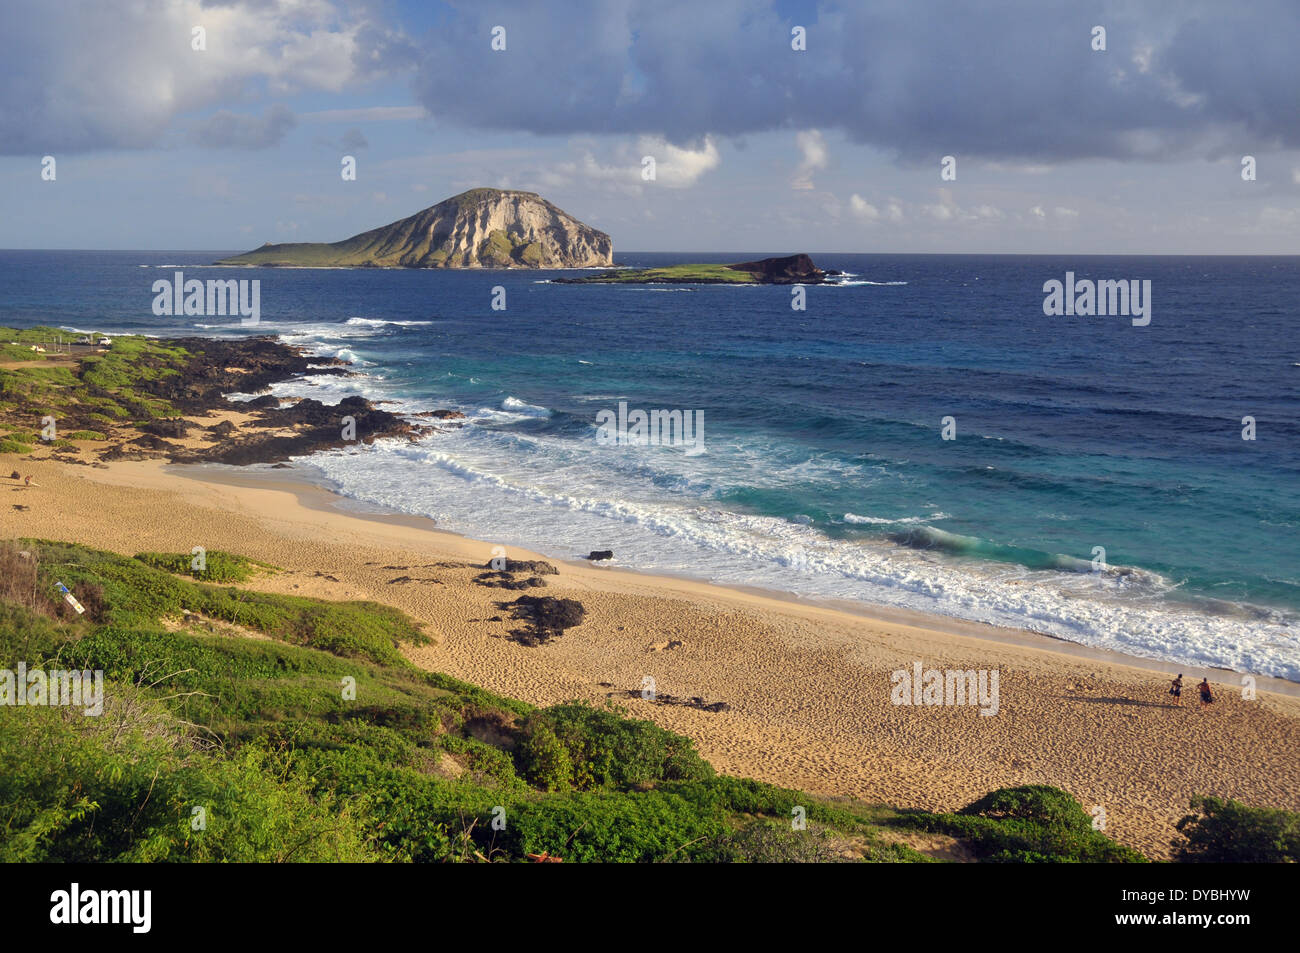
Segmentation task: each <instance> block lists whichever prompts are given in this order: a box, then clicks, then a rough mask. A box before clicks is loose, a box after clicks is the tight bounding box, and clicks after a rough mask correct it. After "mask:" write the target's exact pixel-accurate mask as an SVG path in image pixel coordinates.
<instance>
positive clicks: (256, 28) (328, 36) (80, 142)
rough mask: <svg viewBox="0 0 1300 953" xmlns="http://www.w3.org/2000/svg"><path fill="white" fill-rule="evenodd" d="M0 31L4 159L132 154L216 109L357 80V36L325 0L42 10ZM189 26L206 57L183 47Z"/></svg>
mask: <svg viewBox="0 0 1300 953" xmlns="http://www.w3.org/2000/svg"><path fill="white" fill-rule="evenodd" d="M0 24H2V25H0V87H5V88H6V94H5V97H4V101H3V102H0V152H5V153H10V154H25V153H27V152H31V151H35V152H37V154H40V153H41V152H45V151H48V152H57V151H59V150H62V151H68V152H77V151H85V150H93V149H100V148H126V149H133V148H142V147H147V146H151V145H154V144H156V142H157V141H158V139H159V138H160V137H161V136H162V134H163V133H164V132H165V131H166V130H167V129H168V127H169V126H170V125H171V123H172V122H173V121H174V120H175V119H176V118H178V117H181V116H186V115H192V114H195V113H201V112H202V111H204V110H207V109H211V108H213V107H214V106H219V105H226V104H241V105H243V106H244V107H245V108H247V107H248V105H249V104H252V103H254V102H255V101H256V100H255V99H254V97H255V96H257V95H258V94H265V95H266V96H267V97H269V98H273V99H282V98H284V97H286V96H289V95H291V94H295V93H298V92H301V91H304V90H307V91H310V90H323V91H326V92H339V91H341V90H342V89H343V88H344V87H345V86H347V85H348V84H349V83H350V82H352V81H353V80H355V79H356V78H357V75H358V74H357V69H356V67H355V66H354V54H355V53H356V51H357V48H358V44H357V35H358V32H359V31H361V30H362V29H363V28H364V27H365V21H364V20H362V19H358V17H357V15H355V14H352V13H350V12H349V11H348V10H346V9H344V8H336V7H335V6H334V4H333V3H332V2H329V0H224V2H222V3H221V4H219V5H218V4H216V3H207V2H203V0H135V2H132V3H127V4H104V3H100V2H98V0H50V2H49V3H48V4H42V5H39V6H34V7H33V8H32V13H31V14H19V13H14V14H12V15H10V16H0ZM194 27H202V28H203V29H204V30H205V31H206V36H205V40H206V48H205V49H202V50H195V49H193V47H192V33H191V30H192V28H194ZM258 108H264V107H261V105H260V104H258Z"/></svg>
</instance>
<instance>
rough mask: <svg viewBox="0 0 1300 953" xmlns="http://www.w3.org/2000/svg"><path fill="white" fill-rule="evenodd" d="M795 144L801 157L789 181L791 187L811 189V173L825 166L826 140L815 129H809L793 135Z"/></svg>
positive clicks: (812, 186)
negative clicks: (792, 177)
mask: <svg viewBox="0 0 1300 953" xmlns="http://www.w3.org/2000/svg"><path fill="white" fill-rule="evenodd" d="M794 141H795V144H796V145H797V146H798V147H799V151H800V152H801V153H803V159H802V160H801V161H800V163H799V168H798V169H797V170H795V175H794V180H793V181H792V182H791V183H790V187H791V188H793V189H811V188H815V186H814V185H813V181H812V174H813V173H814V172H815V171H817V170H818V169H824V168H826V160H827V158H828V156H827V151H826V140H825V139H823V138H822V134H821V133H820V132H818V131H817V130H816V129H809V130H806V131H804V132H801V133H798V134H797V135H796V136H795V137H794Z"/></svg>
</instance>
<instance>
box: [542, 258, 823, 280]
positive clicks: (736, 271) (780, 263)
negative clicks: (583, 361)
mask: <svg viewBox="0 0 1300 953" xmlns="http://www.w3.org/2000/svg"><path fill="white" fill-rule="evenodd" d="M839 275H840V272H838V271H833V270H832V271H822V270H821V269H820V268H818V267H817V266H816V265H814V264H813V260H812V259H811V258H809V257H808V256H807V255H802V254H800V255H787V256H785V257H783V258H763V259H760V260H759V261H742V262H738V263H736V264H734V265H711V264H686V265H668V266H666V267H663V268H619V269H615V270H613V271H602V272H601V273H600V274H598V275H584V276H582V277H580V278H552V279H551V281H552V283H554V284H565V285H667V284H671V285H680V284H696V285H819V284H823V283H824V282H826V280H827V279H828V278H832V279H833V278H835V277H838V276H839Z"/></svg>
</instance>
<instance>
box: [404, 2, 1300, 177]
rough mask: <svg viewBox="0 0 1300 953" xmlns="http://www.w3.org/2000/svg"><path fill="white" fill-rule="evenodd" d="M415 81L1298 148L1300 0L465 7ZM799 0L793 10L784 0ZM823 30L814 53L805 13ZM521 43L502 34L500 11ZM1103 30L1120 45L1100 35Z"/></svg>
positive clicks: (1097, 142) (726, 127)
mask: <svg viewBox="0 0 1300 953" xmlns="http://www.w3.org/2000/svg"><path fill="white" fill-rule="evenodd" d="M454 6H455V7H456V10H455V15H454V16H453V17H452V18H451V19H450V21H449V22H448V23H447V24H445V25H444V26H443V27H440V28H439V30H437V31H435V32H434V33H432V34H431V35H430V36H428V37H427V38H425V40H424V43H423V47H424V49H425V50H426V53H425V57H424V60H423V62H422V63H421V66H420V69H419V73H418V76H417V79H416V81H415V90H416V94H417V96H418V97H419V98H420V100H421V102H422V103H423V104H424V105H425V107H426V108H427V109H428V110H429V111H430V112H431V113H432V114H433V115H434V116H435V117H437V118H441V119H450V120H454V121H456V122H459V123H462V124H464V125H467V126H476V127H486V128H493V129H518V130H525V131H529V132H534V133H540V134H556V133H558V134H573V133H603V132H616V133H661V134H663V135H665V136H667V137H668V138H670V139H672V140H674V141H678V142H681V141H687V140H694V139H698V137H700V136H702V135H704V134H706V133H721V134H729V135H742V134H746V133H753V132H761V131H765V130H772V129H790V128H811V127H817V128H824V129H830V128H839V129H842V130H843V131H844V132H845V133H846V134H847V135H848V136H849V137H850V138H852V139H854V140H856V141H859V142H863V143H869V144H872V145H876V146H880V147H884V148H887V149H892V150H895V151H897V152H898V153H900V154H901V155H903V156H911V157H919V156H927V157H929V156H933V155H934V154H936V153H940V154H942V153H948V152H952V153H963V154H968V155H969V154H976V155H982V156H987V157H991V158H1033V159H1046V160H1061V159H1073V158H1089V157H1106V156H1114V157H1132V156H1142V157H1148V158H1158V157H1169V158H1175V157H1186V156H1188V155H1197V154H1211V153H1217V152H1221V151H1223V150H1224V149H1228V148H1240V149H1243V150H1249V149H1263V148H1267V147H1270V146H1296V145H1300V126H1298V124H1297V123H1296V121H1295V119H1294V115H1295V108H1294V107H1295V103H1294V100H1295V94H1296V89H1297V86H1298V83H1297V80H1300V57H1297V56H1296V54H1295V47H1296V45H1297V43H1300V4H1294V3H1286V2H1281V0H1265V2H1257V3H1235V4H1220V3H1196V2H1188V3H1148V4H1143V5H1140V6H1139V5H1135V4H1131V3H1105V2H1086V0H1085V2H1069V3H1066V2H1050V0H1049V2H1044V0H1008V2H1003V3H998V4H971V3H964V2H962V3H958V2H944V3H933V4H928V3H918V2H916V0H885V2H873V3H871V4H865V3H846V4H835V3H829V4H821V5H819V6H818V8H817V11H816V15H815V17H814V16H812V15H811V14H810V15H808V16H806V17H803V18H801V16H800V14H799V13H794V14H787V15H786V16H782V15H781V14H778V13H777V12H776V10H775V8H774V7H773V5H772V4H771V3H769V2H762V0H750V2H746V0H722V2H716V3H708V4H703V3H698V2H694V0H692V2H672V0H621V2H619V0H613V2H611V0H587V2H574V3H571V4H567V5H566V9H565V15H564V16H556V15H554V13H553V12H548V11H547V10H542V9H538V8H537V6H536V5H535V4H530V3H522V2H521V3H507V4H497V5H494V6H493V7H492V9H491V11H490V12H484V11H483V9H482V8H481V6H480V5H478V4H469V3H465V4H459V3H458V4H455V5H454ZM783 8H784V5H783ZM794 24H800V25H806V26H807V27H808V39H807V46H808V49H807V51H806V52H794V51H792V50H791V49H790V28H791V26H792V25H794ZM497 25H500V26H503V27H505V29H506V39H507V48H506V50H505V51H504V52H496V51H493V50H492V49H491V48H490V41H491V30H492V27H494V26H497ZM1094 25H1101V26H1104V27H1105V28H1106V30H1107V47H1108V48H1107V50H1106V51H1105V52H1094V51H1093V50H1092V49H1091V47H1090V41H1091V30H1092V27H1093V26H1094Z"/></svg>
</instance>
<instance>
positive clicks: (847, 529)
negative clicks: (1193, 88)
mask: <svg viewBox="0 0 1300 953" xmlns="http://www.w3.org/2000/svg"><path fill="white" fill-rule="evenodd" d="M220 254H222V253H218V252H207V253H191V252H186V253H180V252H161V253H159V252H124V253H108V252H84V253H83V252H0V324H10V325H13V324H21V325H31V324H38V323H39V324H51V325H61V326H65V327H68V328H78V329H84V330H91V329H95V330H107V331H111V332H126V331H134V332H143V333H151V334H171V333H189V334H193V333H202V334H218V335H224V334H246V333H275V334H280V335H283V336H284V337H285V338H286V339H287V340H290V341H293V342H296V343H300V344H303V345H306V346H309V347H311V348H313V349H316V350H318V351H320V352H321V353H326V354H330V355H341V356H343V357H345V358H347V359H349V360H355V361H356V363H357V370H358V371H359V372H361V373H363V374H364V375H365V376H363V377H357V378H352V379H350V380H348V381H346V382H339V381H333V380H330V379H326V378H321V379H317V380H314V381H310V382H308V383H307V384H305V385H302V384H300V385H295V386H288V387H282V388H278V389H277V392H278V393H282V394H284V395H286V396H292V395H295V394H311V395H313V396H318V397H320V398H321V399H325V400H327V402H328V401H332V400H337V399H338V397H339V396H342V395H343V394H344V393H347V392H352V391H359V392H362V393H365V394H366V395H367V396H370V397H372V398H375V399H391V400H397V401H399V402H400V406H402V407H404V408H407V409H410V410H419V409H428V408H430V407H454V408H458V409H462V410H465V411H466V412H467V413H469V414H470V416H471V420H472V423H471V424H470V425H469V426H466V427H464V428H462V429H461V430H459V431H456V432H454V433H446V434H440V435H436V436H433V437H431V438H429V439H428V440H426V441H424V442H423V443H421V444H418V445H406V444H402V445H397V444H395V443H394V444H391V445H385V446H377V447H375V448H370V449H367V450H366V451H364V452H361V453H355V452H354V453H338V454H329V455H319V456H318V457H317V458H316V459H315V460H314V462H315V463H316V464H317V465H319V466H320V468H321V470H322V472H323V474H324V477H325V478H326V479H328V481H329V482H331V483H332V485H334V486H336V487H337V488H338V489H340V490H341V491H342V492H344V493H346V494H348V495H350V496H354V497H357V498H359V499H366V500H369V501H371V502H376V503H383V504H386V505H389V506H392V507H394V508H397V509H400V510H403V511H406V512H411V513H422V514H425V515H429V516H432V517H434V518H435V519H437V520H438V521H439V523H440V524H441V525H442V526H444V527H446V528H448V529H452V530H456V531H459V532H463V533H466V534H467V535H470V536H473V537H475V538H480V539H485V540H494V541H498V542H500V543H501V544H504V545H506V546H509V545H511V544H514V545H521V546H527V547H529V548H532V549H538V550H541V551H544V552H548V553H550V554H552V555H555V556H558V557H569V556H573V555H575V554H578V553H585V552H587V551H588V550H589V549H605V548H610V549H613V550H614V551H615V553H616V554H617V557H618V562H619V564H620V565H623V566H629V567H634V568H644V569H653V570H658V571H670V572H681V573H688V574H692V575H696V576H700V577H703V578H709V579H714V580H717V581H722V582H729V583H745V584H753V585H762V586H768V587H773V588H780V589H784V590H788V591H792V592H796V593H801V594H804V595H809V596H834V597H840V598H849V599H858V600H862V601H864V602H869V603H882V604H891V605H900V606H908V607H912V608H918V609H925V610H928V611H936V612H942V613H946V614H950V615H954V616H960V617H964V618H970V619H977V620H982V621H988V622H996V623H1002V624H1010V625H1020V626H1025V627H1029V628H1033V629H1035V630H1038V631H1042V632H1047V633H1049V634H1053V635H1057V636H1060V637H1063V638H1068V639H1072V640H1075V641H1079V642H1085V643H1088V644H1094V645H1101V646H1106V647H1109V648H1114V649H1118V650H1120V651H1126V652H1130V653H1134V654H1139V655H1146V656H1152V657H1158V658H1164V659H1168V660H1171V661H1178V662H1189V663H1201V664H1218V665H1224V666H1229V667H1234V668H1237V669H1239V670H1242V671H1252V672H1257V673H1262V674H1272V675H1278V676H1282V677H1287V678H1291V679H1294V680H1300V630H1298V629H1297V627H1296V626H1297V620H1298V619H1300V544H1298V543H1297V532H1296V531H1297V528H1300V480H1298V479H1297V478H1298V477H1300V334H1297V329H1298V328H1300V321H1298V320H1297V301H1300V260H1297V259H1294V258H1191V257H1172V258H1171V257H1150V258H1145V257H1087V256H1068V257H1049V256H1033V257H1030V256H916V255H861V256H859V255H817V256H815V258H816V260H817V263H818V264H819V265H821V266H822V267H823V268H838V269H842V270H845V271H847V272H850V273H852V275H853V277H852V278H851V279H850V283H848V284H846V285H843V286H839V287H810V288H809V289H808V290H807V310H806V311H803V312H798V311H793V310H792V309H791V307H790V301H791V295H790V289H788V288H782V287H772V286H766V287H754V288H734V287H716V286H684V287H681V288H671V287H662V286H654V287H645V286H626V287H618V286H566V285H555V284H549V283H545V281H544V279H546V278H547V277H548V276H549V275H548V273H534V272H529V273H523V272H470V271H461V272H424V271H371V270H296V269H295V270H287V269H255V270H247V269H216V268H202V269H195V268H194V267H193V266H195V265H199V264H203V263H206V262H209V261H211V260H213V259H214V258H216V257H219V256H220ZM763 254H764V253H763V252H753V251H751V252H736V253H730V254H725V255H688V256H680V255H657V254H656V255H652V254H625V255H619V256H617V257H616V260H617V261H618V262H619V264H626V265H650V264H664V263H670V262H674V261H680V260H683V258H685V259H686V260H702V261H722V262H725V261H737V260H742V259H746V258H754V257H761V256H762V255H763ZM769 254H770V253H769ZM141 265H149V266H150V267H147V268H146V267H140V266H141ZM162 265H180V266H187V265H188V266H191V267H190V268H189V270H188V271H187V275H186V277H187V278H193V277H197V278H200V279H208V278H214V277H232V278H243V279H253V278H256V279H258V280H260V281H261V324H260V326H259V327H257V328H241V327H240V326H239V324H238V321H237V319H232V318H228V317H227V318H223V317H201V316H199V317H188V318H165V317H155V316H154V315H153V314H152V312H151V302H152V300H153V293H152V291H151V285H152V282H153V281H155V280H157V279H158V278H160V277H167V278H170V277H171V274H172V270H173V269H172V268H170V267H163V268H160V267H157V266H162ZM1066 271H1073V272H1074V273H1075V275H1076V279H1083V278H1094V279H1102V278H1107V279H1120V278H1123V279H1129V278H1137V279H1149V280H1150V281H1151V282H1152V297H1153V307H1152V317H1151V323H1150V325H1149V326H1147V327H1134V326H1133V325H1132V323H1131V322H1130V320H1129V319H1128V318H1126V317H1046V316H1044V314H1043V299H1044V292H1043V283H1044V282H1045V281H1048V280H1051V279H1057V280H1062V279H1064V276H1065V272H1066ZM498 285H499V286H501V287H503V288H504V289H505V291H506V296H507V298H506V301H507V309H506V310H505V311H493V310H492V308H491V300H492V288H493V287H494V286H498ZM398 322H403V323H398ZM340 383H342V385H343V386H340ZM619 401H627V402H628V404H629V405H630V407H632V408H642V409H646V410H650V409H661V408H662V409H680V410H683V411H700V412H702V414H703V418H704V420H705V423H706V430H705V433H706V438H705V446H706V447H707V452H706V453H704V454H700V455H691V454H688V453H686V452H684V450H683V449H682V448H680V447H663V446H659V447H608V446H602V445H600V444H599V443H598V442H597V440H596V439H595V435H596V428H595V424H596V415H597V413H598V411H600V410H604V409H610V410H615V409H617V407H618V403H619ZM948 416H951V417H953V418H955V422H956V439H955V440H950V441H945V440H943V439H941V434H940V427H941V420H942V419H943V418H944V417H948ZM1246 416H1251V417H1253V418H1255V421H1256V428H1257V439H1255V440H1254V441H1246V440H1243V439H1242V418H1243V417H1246ZM1098 546H1100V547H1104V550H1105V562H1106V564H1107V567H1108V571H1106V572H1094V571H1092V570H1093V563H1092V562H1091V560H1093V557H1094V547H1098ZM486 556H487V554H486V553H485V558H486Z"/></svg>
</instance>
